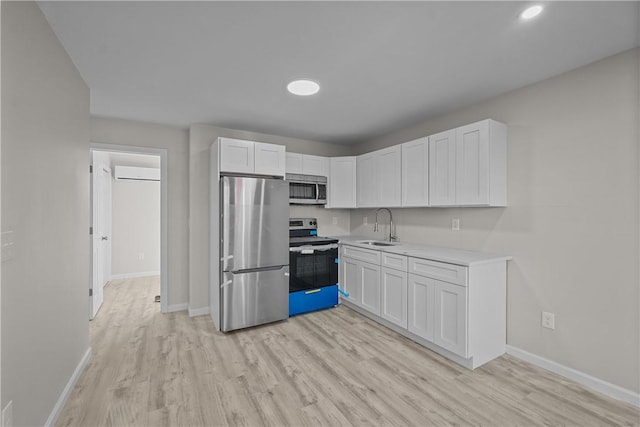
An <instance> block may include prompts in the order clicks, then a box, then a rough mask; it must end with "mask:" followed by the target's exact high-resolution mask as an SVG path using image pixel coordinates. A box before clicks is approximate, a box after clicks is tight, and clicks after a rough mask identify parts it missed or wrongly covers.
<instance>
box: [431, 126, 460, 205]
mask: <svg viewBox="0 0 640 427" xmlns="http://www.w3.org/2000/svg"><path fill="white" fill-rule="evenodd" d="M455 191H456V131H455V129H453V130H448V131H446V132H440V133H437V134H435V135H431V136H430V137H429V204H430V205H431V206H453V205H455V204H456V193H455Z"/></svg>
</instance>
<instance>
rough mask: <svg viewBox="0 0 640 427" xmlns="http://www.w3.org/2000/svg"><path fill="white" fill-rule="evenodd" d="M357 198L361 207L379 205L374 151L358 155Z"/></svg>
mask: <svg viewBox="0 0 640 427" xmlns="http://www.w3.org/2000/svg"><path fill="white" fill-rule="evenodd" d="M356 176H357V179H356V187H357V189H358V191H356V200H357V206H358V207H359V208H368V207H375V206H377V200H376V194H377V192H376V186H377V184H378V179H377V176H378V173H377V171H376V163H375V157H374V155H373V153H367V154H363V155H361V156H358V157H356Z"/></svg>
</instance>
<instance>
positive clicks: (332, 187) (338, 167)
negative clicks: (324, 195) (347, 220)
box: [325, 156, 356, 208]
mask: <svg viewBox="0 0 640 427" xmlns="http://www.w3.org/2000/svg"><path fill="white" fill-rule="evenodd" d="M328 192H329V196H328V197H329V198H328V200H327V205H326V206H325V207H326V208H355V207H356V158H355V156H347V157H332V158H331V159H330V164H329V184H328Z"/></svg>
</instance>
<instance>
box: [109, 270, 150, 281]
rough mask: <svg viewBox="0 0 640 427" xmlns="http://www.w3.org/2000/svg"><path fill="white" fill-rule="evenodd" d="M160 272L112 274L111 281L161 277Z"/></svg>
mask: <svg viewBox="0 0 640 427" xmlns="http://www.w3.org/2000/svg"><path fill="white" fill-rule="evenodd" d="M159 275H160V271H142V272H139V273H121V274H112V275H111V280H118V279H133V278H135V277H147V276H159Z"/></svg>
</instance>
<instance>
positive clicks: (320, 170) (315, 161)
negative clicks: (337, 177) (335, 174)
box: [302, 154, 329, 176]
mask: <svg viewBox="0 0 640 427" xmlns="http://www.w3.org/2000/svg"><path fill="white" fill-rule="evenodd" d="M328 163H329V159H328V158H326V157H322V156H312V155H309V154H305V155H303V156H302V173H303V174H306V175H318V176H328V175H329V173H328V170H329V165H328Z"/></svg>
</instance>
